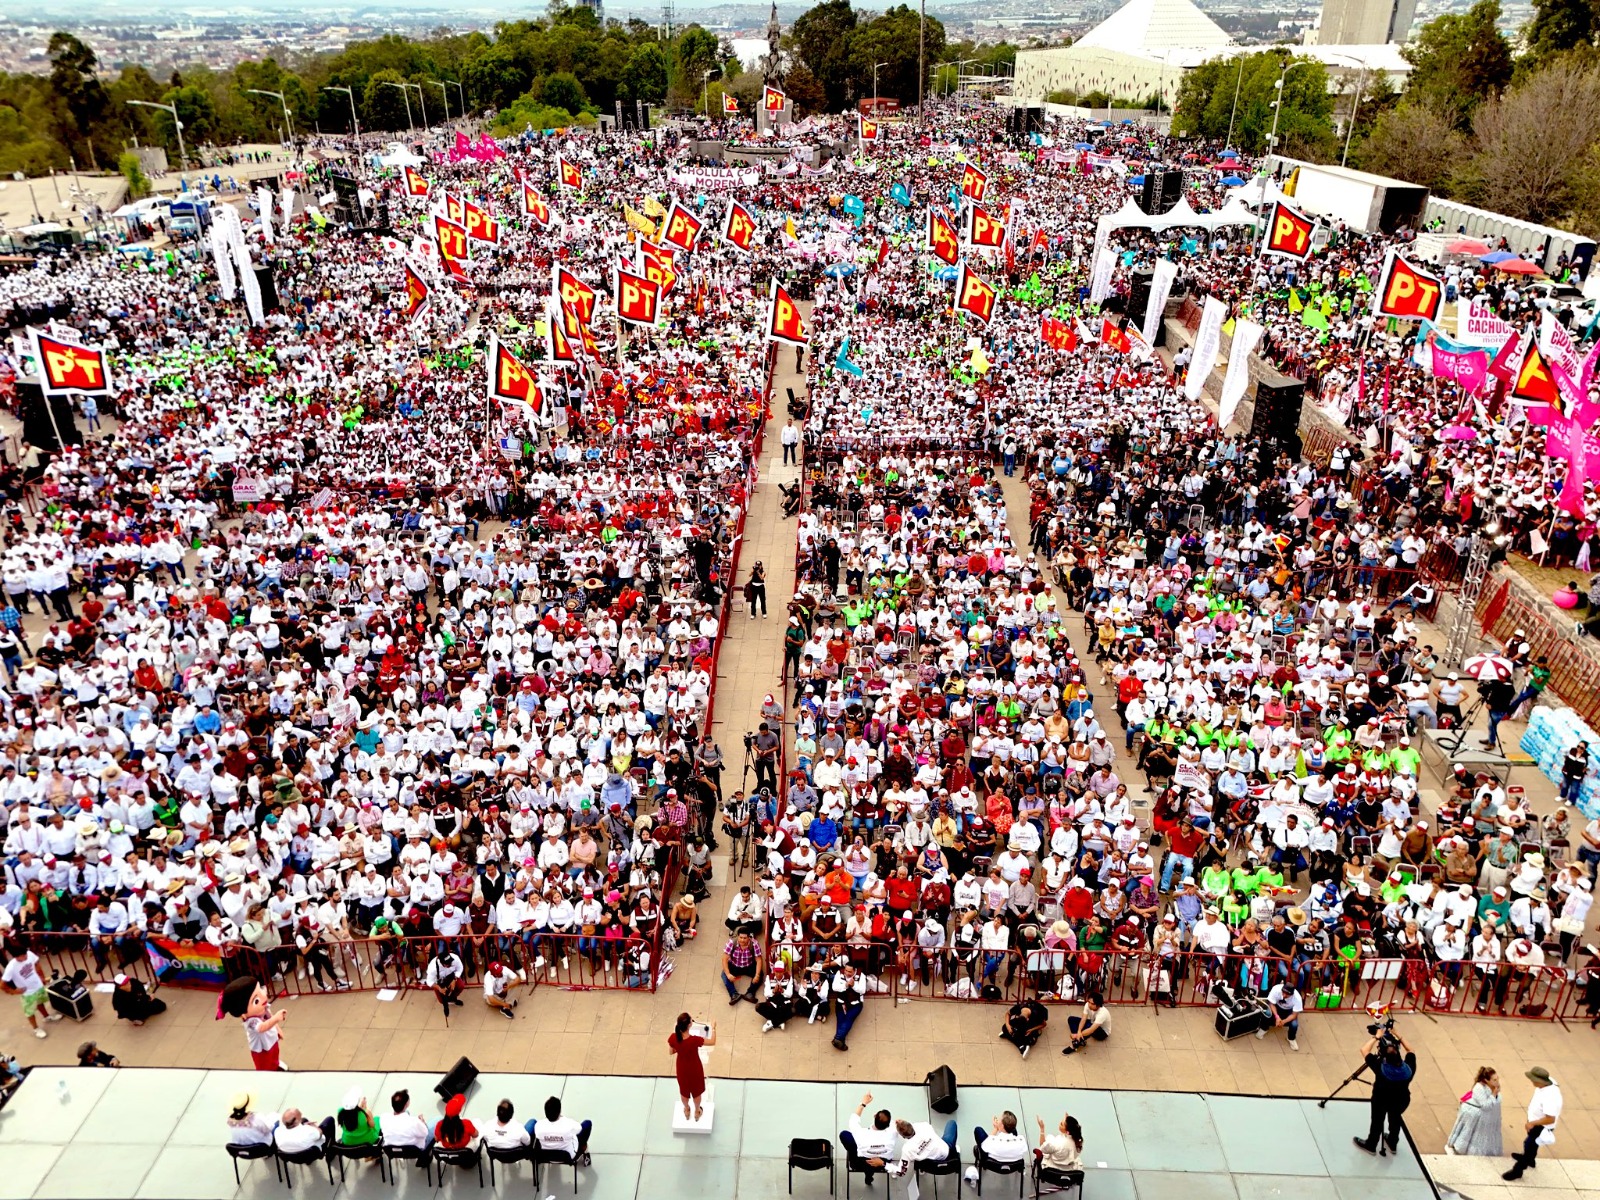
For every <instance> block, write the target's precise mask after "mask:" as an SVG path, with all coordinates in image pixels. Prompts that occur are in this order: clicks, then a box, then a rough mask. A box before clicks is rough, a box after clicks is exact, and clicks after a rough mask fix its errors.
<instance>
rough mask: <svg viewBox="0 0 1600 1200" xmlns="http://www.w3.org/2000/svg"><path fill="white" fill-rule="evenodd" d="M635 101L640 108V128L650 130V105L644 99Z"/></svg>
mask: <svg viewBox="0 0 1600 1200" xmlns="http://www.w3.org/2000/svg"><path fill="white" fill-rule="evenodd" d="M633 103H634V105H635V107H636V108H637V109H638V110H639V128H640V129H645V130H648V129H649V128H650V106H649V105H648V104H646V103H645V102H644V101H643V100H635V101H634V102H633Z"/></svg>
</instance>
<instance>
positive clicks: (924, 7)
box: [874, 0, 928, 129]
mask: <svg viewBox="0 0 1600 1200" xmlns="http://www.w3.org/2000/svg"><path fill="white" fill-rule="evenodd" d="M927 57H928V0H917V128H918V129H921V128H922V103H923V101H925V100H926V99H927V98H928V93H927V91H926V85H925V84H924V82H923V78H922V72H923V68H924V66H925V65H926V62H927ZM874 115H876V114H874Z"/></svg>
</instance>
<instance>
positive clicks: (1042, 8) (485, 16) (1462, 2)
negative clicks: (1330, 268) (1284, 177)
mask: <svg viewBox="0 0 1600 1200" xmlns="http://www.w3.org/2000/svg"><path fill="white" fill-rule="evenodd" d="M1469 6H1470V0H1419V3H1418V4H1417V14H1416V21H1415V24H1414V25H1413V29H1415V28H1418V27H1420V26H1421V25H1422V24H1423V23H1424V22H1426V21H1428V20H1431V19H1432V18H1434V17H1437V16H1439V15H1441V14H1443V13H1447V12H1452V11H1463V12H1464V11H1465V10H1466V9H1467V8H1468V7H1469ZM144 7H146V6H145V5H142V4H141V5H134V4H114V3H113V4H94V3H90V4H79V5H74V6H73V11H72V15H71V16H66V15H63V14H62V13H61V12H60V11H59V10H56V9H53V8H46V7H38V8H28V7H22V8H18V7H14V6H13V7H9V8H8V9H7V10H6V11H5V13H4V15H0V69H3V70H6V71H13V72H43V71H46V70H48V69H49V61H48V55H47V53H46V49H45V47H46V44H47V43H48V41H49V40H50V35H51V34H52V33H53V32H55V31H56V30H62V29H64V30H67V31H69V32H72V33H75V34H77V35H78V36H79V37H80V38H82V39H83V40H84V41H85V42H87V43H88V44H89V45H90V46H91V47H92V48H93V49H94V51H95V53H96V54H97V55H98V56H99V59H100V63H101V69H102V70H103V71H109V72H115V71H117V70H120V69H121V68H122V67H124V66H132V65H138V66H143V67H146V68H148V69H149V70H150V71H151V72H152V73H154V74H156V75H157V76H158V77H159V76H160V75H162V74H163V73H166V72H170V71H172V70H174V69H176V68H178V67H182V66H184V65H187V64H191V63H204V64H206V65H208V66H211V67H215V68H219V69H220V68H226V67H229V66H232V65H234V64H236V63H238V62H241V61H244V60H249V59H259V58H262V57H264V56H266V55H269V54H271V55H275V56H277V57H279V58H280V59H285V60H288V59H292V58H295V57H299V56H303V55H311V54H319V53H336V52H338V51H339V50H341V49H342V48H343V47H344V46H345V45H346V44H348V43H350V42H359V41H364V40H368V39H371V38H376V37H379V36H382V35H383V34H387V33H401V34H409V35H412V36H418V35H424V34H427V33H430V32H433V31H435V30H439V29H441V28H442V29H448V30H450V31H452V32H457V33H465V32H470V31H472V30H475V29H481V30H484V31H492V29H493V27H494V25H495V24H496V23H497V22H499V21H505V20H517V19H527V18H529V17H534V16H538V15H540V14H541V13H543V12H544V8H543V6H542V5H510V4H506V5H499V4H493V3H485V2H484V0H468V3H467V4H466V5H464V6H460V7H450V8H438V9H434V8H430V7H428V6H427V5H425V4H423V5H414V4H413V5H402V4H395V5H393V6H389V5H386V4H362V5H359V6H350V7H342V6H340V5H338V4H331V5H318V6H317V7H316V8H315V9H312V8H300V9H296V8H293V7H292V6H283V7H277V6H274V7H272V8H270V9H268V8H254V7H250V6H243V7H235V8H232V9H223V10H200V9H191V10H183V9H172V8H164V9H162V10H161V11H160V12H159V13H157V12H143V11H140V10H141V9H143V8H144ZM807 7H808V5H804V4H791V3H783V4H780V5H779V7H778V12H779V17H780V19H781V20H782V21H783V22H784V24H785V25H788V24H789V23H790V22H791V21H793V20H794V19H795V18H796V17H798V16H799V15H800V14H801V13H802V12H804V11H805V10H806V8H807ZM858 7H861V8H868V9H881V8H884V7H887V4H886V3H885V2H884V0H876V2H868V3H864V4H858ZM1118 7H1120V0H1043V3H1041V0H964V2H957V3H951V2H949V0H945V2H944V3H940V4H938V5H929V6H928V13H929V15H930V16H936V17H938V18H939V20H940V21H942V22H943V23H944V26H945V31H946V36H947V38H948V39H949V40H951V41H955V40H971V41H975V42H999V41H1011V42H1015V43H1018V44H1020V45H1024V46H1026V45H1029V44H1030V43H1032V44H1039V45H1049V44H1053V43H1058V42H1060V41H1062V40H1063V39H1065V38H1066V37H1068V36H1076V35H1078V34H1081V33H1083V32H1084V31H1086V30H1088V29H1089V28H1091V27H1092V26H1093V25H1095V24H1096V23H1098V22H1099V21H1101V20H1103V19H1104V18H1105V17H1107V16H1109V15H1110V14H1111V13H1113V12H1114V11H1116V9H1117V8H1118ZM1200 7H1201V8H1202V9H1203V10H1204V11H1205V12H1206V13H1207V14H1208V15H1209V16H1210V17H1211V18H1212V19H1213V20H1215V21H1216V22H1217V23H1218V24H1219V25H1221V26H1222V27H1223V28H1224V29H1225V30H1227V31H1228V33H1229V34H1231V35H1232V36H1233V37H1234V38H1235V39H1236V40H1238V41H1240V42H1243V43H1271V42H1276V41H1297V40H1299V39H1300V38H1301V36H1302V34H1303V33H1304V31H1305V30H1307V29H1308V28H1310V27H1311V26H1312V25H1314V24H1315V22H1316V20H1317V16H1318V13H1319V12H1320V10H1321V2H1320V0H1287V2H1277V0H1258V2H1251V0H1229V2H1227V3H1205V2H1204V0H1202V2H1201V4H1200ZM673 8H674V11H675V13H676V17H675V20H676V22H677V23H678V24H680V25H681V24H686V23H688V22H691V21H694V22H698V23H699V24H701V25H703V26H705V27H706V28H707V29H709V30H711V31H712V32H714V33H717V34H719V35H721V36H725V37H728V38H737V37H758V36H760V35H761V34H762V31H763V30H764V29H765V27H766V21H767V13H768V6H767V5H765V4H761V3H752V4H726V3H720V4H695V3H694V2H693V0H675V3H674V6H673ZM1503 9H1504V16H1503V22H1502V23H1503V25H1504V27H1505V28H1506V29H1508V30H1511V29H1515V28H1517V27H1519V26H1520V25H1521V24H1522V23H1523V22H1524V21H1526V20H1527V19H1528V17H1529V16H1531V15H1532V11H1533V9H1532V4H1531V3H1530V2H1528V0H1511V2H1508V3H1504V4H1503ZM604 12H605V15H606V17H608V18H615V19H619V20H628V19H630V18H637V19H639V20H643V21H647V22H649V23H651V24H656V25H659V24H662V21H663V9H662V8H661V7H659V6H657V7H653V8H652V7H646V6H641V5H639V4H637V2H635V3H634V4H633V5H630V6H624V5H621V4H618V5H607V6H606V7H605V10H604Z"/></svg>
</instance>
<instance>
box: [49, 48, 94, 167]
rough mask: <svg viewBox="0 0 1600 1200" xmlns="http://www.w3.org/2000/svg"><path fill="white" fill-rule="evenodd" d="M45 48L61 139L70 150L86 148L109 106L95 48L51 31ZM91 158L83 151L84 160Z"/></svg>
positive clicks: (85, 149) (91, 156)
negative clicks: (97, 71)
mask: <svg viewBox="0 0 1600 1200" xmlns="http://www.w3.org/2000/svg"><path fill="white" fill-rule="evenodd" d="M47 49H48V52H49V55H50V88H51V90H52V91H53V92H55V95H56V99H57V100H58V101H60V103H61V107H62V109H63V110H64V113H63V119H62V121H61V122H60V129H61V135H62V140H63V141H64V142H66V143H67V145H68V147H69V148H71V149H75V150H84V151H87V150H88V146H87V139H88V137H89V131H90V129H92V128H93V127H94V126H95V125H96V124H97V123H99V122H100V121H101V120H102V119H103V118H104V117H105V115H106V108H107V106H108V98H107V96H106V89H105V85H104V84H102V83H101V82H100V80H99V78H98V76H97V75H96V74H95V69H96V67H97V66H98V65H99V62H98V60H97V59H96V58H95V53H94V51H93V50H91V49H89V47H88V46H86V45H84V44H83V42H81V41H80V40H78V39H77V38H76V37H74V36H73V35H72V34H70V33H59V32H58V33H53V34H51V35H50V44H49V46H48V47H47ZM92 158H93V155H92V153H89V154H86V161H90V160H92Z"/></svg>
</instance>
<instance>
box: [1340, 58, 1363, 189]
mask: <svg viewBox="0 0 1600 1200" xmlns="http://www.w3.org/2000/svg"><path fill="white" fill-rule="evenodd" d="M1345 61H1346V62H1354V63H1357V64H1358V65H1359V66H1360V67H1361V73H1360V74H1359V75H1358V76H1357V77H1356V94H1355V95H1354V96H1353V97H1352V98H1351V100H1350V119H1349V121H1348V122H1347V123H1346V124H1345V128H1344V153H1343V154H1341V155H1340V156H1339V165H1340V166H1341V167H1342V166H1344V165H1345V163H1346V162H1348V161H1349V159H1350V136H1351V135H1352V134H1353V133H1355V131H1356V113H1358V112H1360V111H1361V91H1362V89H1363V88H1365V87H1366V86H1367V64H1366V63H1364V62H1361V61H1360V60H1359V59H1354V58H1351V59H1346V60H1345Z"/></svg>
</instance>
